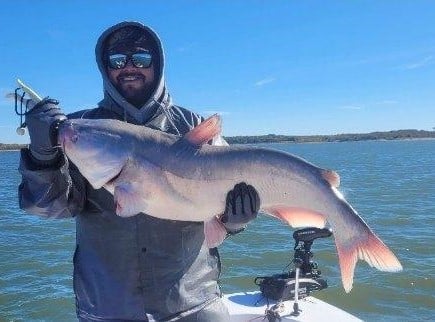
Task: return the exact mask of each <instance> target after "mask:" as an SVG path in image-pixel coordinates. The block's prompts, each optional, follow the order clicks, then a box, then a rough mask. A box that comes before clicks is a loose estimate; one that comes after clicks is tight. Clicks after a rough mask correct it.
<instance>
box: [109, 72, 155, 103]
mask: <svg viewBox="0 0 435 322" xmlns="http://www.w3.org/2000/svg"><path fill="white" fill-rule="evenodd" d="M126 76H136V77H137V78H138V80H135V81H134V82H131V81H125V80H123V79H124V77H126ZM116 88H117V90H118V91H119V93H120V94H121V95H122V96H123V97H124V98H125V99H126V100H127V102H129V103H130V104H132V105H134V106H135V107H136V108H141V107H142V106H143V105H144V104H145V103H146V102H147V101H148V100H149V99H150V98H151V96H152V95H153V93H154V90H155V84H154V82H150V81H149V80H147V79H146V78H145V77H144V76H143V75H124V74H123V75H120V77H118V84H117V86H116Z"/></svg>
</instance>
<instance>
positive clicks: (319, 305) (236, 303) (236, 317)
mask: <svg viewBox="0 0 435 322" xmlns="http://www.w3.org/2000/svg"><path fill="white" fill-rule="evenodd" d="M223 301H224V303H225V304H226V305H227V307H228V311H229V313H230V321H231V322H248V321H253V322H255V321H258V322H260V321H266V322H273V321H282V322H284V321H301V322H306V321H325V320H327V321H334V322H345V321H349V322H353V321H355V322H356V321H362V320H361V319H359V318H357V317H355V316H354V315H352V314H350V313H348V312H346V311H344V310H342V309H340V308H338V307H336V306H333V305H331V304H328V303H326V302H324V301H322V300H319V299H317V298H315V297H313V296H307V297H305V298H303V299H301V300H300V301H299V305H298V306H299V309H298V312H297V313H295V312H294V302H293V301H290V300H287V301H282V302H280V303H278V301H274V300H267V299H266V298H265V297H264V296H263V295H262V294H261V292H260V291H252V292H239V293H232V294H226V295H224V297H223Z"/></svg>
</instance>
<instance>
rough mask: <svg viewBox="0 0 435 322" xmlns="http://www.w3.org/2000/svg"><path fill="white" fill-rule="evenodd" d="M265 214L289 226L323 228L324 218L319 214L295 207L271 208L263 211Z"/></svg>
mask: <svg viewBox="0 0 435 322" xmlns="http://www.w3.org/2000/svg"><path fill="white" fill-rule="evenodd" d="M263 210H264V211H265V212H266V213H267V214H269V215H271V216H273V217H276V218H278V219H280V220H282V221H284V222H286V223H287V224H289V225H290V226H292V227H294V228H297V227H316V228H323V227H325V224H326V218H325V216H323V215H322V214H320V213H317V212H314V211H311V210H308V209H303V208H296V207H287V206H273V207H269V208H265V209H263Z"/></svg>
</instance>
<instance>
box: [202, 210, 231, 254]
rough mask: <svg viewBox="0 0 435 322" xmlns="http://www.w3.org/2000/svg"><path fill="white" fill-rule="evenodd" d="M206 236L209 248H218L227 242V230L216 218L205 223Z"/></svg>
mask: <svg viewBox="0 0 435 322" xmlns="http://www.w3.org/2000/svg"><path fill="white" fill-rule="evenodd" d="M204 236H205V241H206V243H207V246H208V248H214V247H218V246H219V245H220V244H222V242H223V241H224V240H225V238H226V236H227V230H226V229H225V227H224V226H223V225H222V223H221V222H220V221H219V220H218V219H217V218H216V217H213V219H210V220H209V221H206V222H204Z"/></svg>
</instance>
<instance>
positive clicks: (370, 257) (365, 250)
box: [335, 227, 402, 293]
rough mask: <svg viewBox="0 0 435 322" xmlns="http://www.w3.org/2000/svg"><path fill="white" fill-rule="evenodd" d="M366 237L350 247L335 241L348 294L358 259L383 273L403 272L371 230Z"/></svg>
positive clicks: (396, 260) (352, 243)
mask: <svg viewBox="0 0 435 322" xmlns="http://www.w3.org/2000/svg"><path fill="white" fill-rule="evenodd" d="M367 228H368V227H367ZM364 237H365V238H364ZM364 237H363V238H364V239H363V240H362V239H360V240H359V241H358V242H350V243H349V245H345V244H344V243H340V241H339V238H336V240H335V242H336V246H337V252H338V259H339V262H340V270H341V280H342V282H343V287H344V290H345V291H346V293H349V292H350V290H351V289H352V284H353V274H354V270H355V265H356V262H357V261H358V259H362V260H365V261H366V262H367V263H368V264H369V265H370V266H372V267H375V268H377V269H379V270H381V271H386V272H398V271H401V270H402V265H401V264H400V262H399V260H398V259H397V257H396V256H395V255H394V254H393V252H392V251H391V250H390V249H389V248H388V247H387V246H386V245H385V244H384V243H383V242H382V241H381V240H380V239H379V238H378V237H377V236H376V235H375V234H374V233H373V232H372V231H371V230H370V229H369V228H368V229H367V231H366V234H364Z"/></svg>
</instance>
